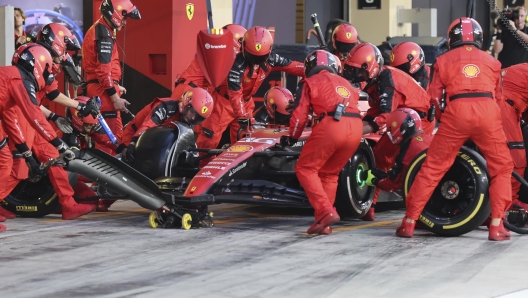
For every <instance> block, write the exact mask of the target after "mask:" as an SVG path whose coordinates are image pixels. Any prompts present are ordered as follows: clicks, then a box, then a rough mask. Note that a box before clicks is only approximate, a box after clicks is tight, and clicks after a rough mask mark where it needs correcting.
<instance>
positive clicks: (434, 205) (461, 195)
mask: <svg viewBox="0 0 528 298" xmlns="http://www.w3.org/2000/svg"><path fill="white" fill-rule="evenodd" d="M426 155H427V150H424V151H423V152H422V153H420V154H419V155H418V156H417V157H416V158H415V159H414V160H413V161H412V163H411V165H410V166H409V169H408V170H407V172H406V173H405V177H404V182H403V190H404V194H405V197H407V195H408V193H409V190H410V188H411V185H412V183H413V181H414V179H415V178H416V175H417V174H418V172H419V170H420V168H421V166H422V164H423V162H424V161H425V157H426ZM488 186H489V174H488V171H487V168H486V161H485V160H484V158H482V156H480V155H479V154H478V153H476V152H475V151H473V150H471V149H469V148H466V147H462V148H461V149H460V151H459V153H458V155H457V157H456V158H455V161H454V163H453V165H452V166H451V168H450V169H449V170H448V171H447V172H446V173H445V175H444V177H442V179H441V180H440V182H439V183H438V185H437V187H436V188H435V190H434V192H433V194H432V196H431V198H430V199H429V201H428V202H427V204H426V205H425V208H424V210H423V212H422V214H421V215H420V218H419V220H418V223H419V224H420V225H421V226H422V227H423V228H424V229H426V230H428V231H431V232H433V233H435V234H437V235H440V236H459V235H462V234H465V233H468V232H471V231H473V230H474V229H476V228H477V227H478V226H479V225H480V224H481V223H483V222H484V221H485V220H486V218H487V217H488V216H489V215H490V213H491V208H490V202H489V194H488Z"/></svg>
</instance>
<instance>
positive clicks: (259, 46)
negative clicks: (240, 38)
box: [255, 43, 262, 52]
mask: <svg viewBox="0 0 528 298" xmlns="http://www.w3.org/2000/svg"><path fill="white" fill-rule="evenodd" d="M255 49H256V50H257V52H258V51H260V49H262V45H261V44H260V43H257V44H256V45H255Z"/></svg>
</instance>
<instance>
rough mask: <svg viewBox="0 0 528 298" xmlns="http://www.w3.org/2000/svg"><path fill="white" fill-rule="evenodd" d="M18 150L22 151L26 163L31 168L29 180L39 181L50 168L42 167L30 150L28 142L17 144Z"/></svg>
mask: <svg viewBox="0 0 528 298" xmlns="http://www.w3.org/2000/svg"><path fill="white" fill-rule="evenodd" d="M15 147H16V148H17V150H18V152H22V153H21V154H22V156H23V157H24V159H25V160H26V164H27V166H28V168H29V177H28V180H29V181H31V182H37V181H39V180H40V179H41V178H42V177H43V176H44V175H46V174H47V172H48V169H47V168H43V167H41V165H39V164H38V163H37V161H36V160H35V159H34V158H33V153H32V152H31V151H30V150H29V148H28V147H27V145H26V143H22V144H17V145H15Z"/></svg>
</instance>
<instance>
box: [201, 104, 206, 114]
mask: <svg viewBox="0 0 528 298" xmlns="http://www.w3.org/2000/svg"><path fill="white" fill-rule="evenodd" d="M205 113H207V107H205V106H204V107H203V108H202V114H205Z"/></svg>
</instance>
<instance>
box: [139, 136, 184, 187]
mask: <svg viewBox="0 0 528 298" xmlns="http://www.w3.org/2000/svg"><path fill="white" fill-rule="evenodd" d="M177 139H178V130H177V129H174V128H169V127H163V126H159V127H155V128H150V129H147V130H146V131H145V132H144V133H143V134H141V137H140V138H139V140H138V142H137V144H136V152H135V154H134V155H135V156H134V162H133V163H132V167H133V168H134V169H136V170H138V171H139V172H141V173H142V174H143V175H145V176H147V177H149V178H150V179H156V178H159V177H163V176H166V175H165V172H166V167H167V163H168V162H169V160H170V149H171V147H172V146H173V144H174V142H176V140H177Z"/></svg>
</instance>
